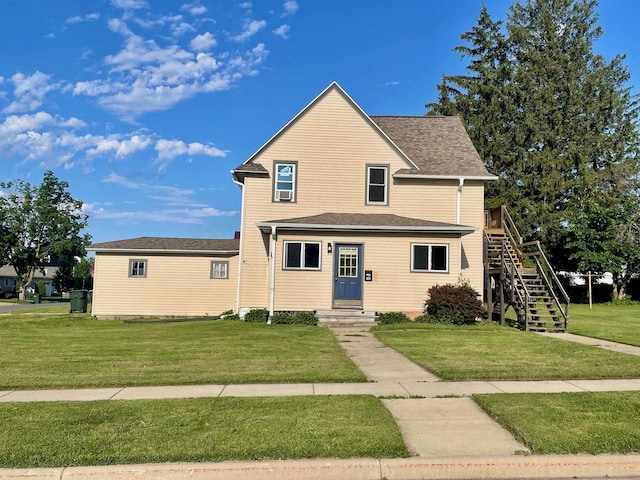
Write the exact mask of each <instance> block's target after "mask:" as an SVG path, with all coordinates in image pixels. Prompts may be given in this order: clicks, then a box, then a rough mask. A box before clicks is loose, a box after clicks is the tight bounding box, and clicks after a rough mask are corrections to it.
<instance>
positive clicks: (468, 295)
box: [425, 284, 484, 325]
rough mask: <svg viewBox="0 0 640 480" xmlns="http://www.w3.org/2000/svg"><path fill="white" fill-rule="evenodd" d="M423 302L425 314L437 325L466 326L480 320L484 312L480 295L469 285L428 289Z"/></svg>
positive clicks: (436, 286) (440, 286)
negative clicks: (425, 299)
mask: <svg viewBox="0 0 640 480" xmlns="http://www.w3.org/2000/svg"><path fill="white" fill-rule="evenodd" d="M428 295H429V298H428V299H427V301H426V302H425V307H426V313H427V314H429V315H431V316H432V317H434V318H436V319H437V320H438V323H453V324H456V325H468V324H471V323H474V322H475V321H476V319H478V318H482V316H483V314H484V312H483V309H482V302H481V301H480V299H479V298H478V297H479V296H480V295H479V294H478V292H476V291H475V290H474V289H473V288H471V287H470V286H469V285H466V284H461V285H452V284H446V285H435V286H433V287H431V288H430V289H429V292H428Z"/></svg>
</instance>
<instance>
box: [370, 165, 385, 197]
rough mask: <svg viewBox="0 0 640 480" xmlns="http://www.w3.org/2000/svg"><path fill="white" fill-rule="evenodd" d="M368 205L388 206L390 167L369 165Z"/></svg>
mask: <svg viewBox="0 0 640 480" xmlns="http://www.w3.org/2000/svg"><path fill="white" fill-rule="evenodd" d="M366 203H367V205H388V203H389V167H388V166H387V165H367V202H366Z"/></svg>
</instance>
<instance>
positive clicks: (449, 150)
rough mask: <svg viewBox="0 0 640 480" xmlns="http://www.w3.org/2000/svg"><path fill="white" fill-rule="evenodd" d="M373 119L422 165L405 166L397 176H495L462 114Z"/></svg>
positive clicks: (412, 158)
mask: <svg viewBox="0 0 640 480" xmlns="http://www.w3.org/2000/svg"><path fill="white" fill-rule="evenodd" d="M371 120H373V121H374V122H375V123H376V124H377V125H378V126H379V127H380V128H381V129H382V130H383V131H384V132H385V133H386V134H387V135H388V136H389V138H391V140H393V141H394V143H395V144H396V145H398V147H400V148H401V149H402V151H403V152H404V153H405V154H406V155H407V156H408V157H409V158H410V159H411V160H412V161H413V162H414V163H415V164H416V165H417V166H418V169H412V168H407V169H402V170H400V171H398V172H396V176H397V175H398V174H400V175H401V174H409V175H425V176H431V175H433V176H454V177H459V176H462V177H485V178H483V179H485V180H488V179H490V177H493V175H491V174H490V173H489V172H488V171H487V169H486V168H485V166H484V164H483V163H482V159H481V158H480V155H478V152H477V150H476V148H475V147H474V146H473V143H472V142H471V139H470V138H469V135H468V134H467V131H466V129H465V128H464V125H463V124H462V121H461V120H460V118H459V117H443V116H423V117H395V116H389V117H387V116H372V117H371ZM486 177H489V178H486Z"/></svg>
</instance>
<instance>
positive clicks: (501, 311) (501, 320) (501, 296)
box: [500, 282, 505, 325]
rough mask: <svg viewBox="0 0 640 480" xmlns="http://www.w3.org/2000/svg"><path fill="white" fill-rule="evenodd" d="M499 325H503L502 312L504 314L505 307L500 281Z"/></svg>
mask: <svg viewBox="0 0 640 480" xmlns="http://www.w3.org/2000/svg"><path fill="white" fill-rule="evenodd" d="M500 283H501V285H500V325H504V314H505V308H504V286H503V285H502V282H500Z"/></svg>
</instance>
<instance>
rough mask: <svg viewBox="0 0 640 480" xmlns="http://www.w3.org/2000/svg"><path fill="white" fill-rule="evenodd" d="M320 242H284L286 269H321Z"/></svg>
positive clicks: (284, 263) (284, 264)
mask: <svg viewBox="0 0 640 480" xmlns="http://www.w3.org/2000/svg"><path fill="white" fill-rule="evenodd" d="M320 246H321V244H320V242H284V259H283V267H284V268H285V269H286V270H289V269H293V270H320V251H321V249H320Z"/></svg>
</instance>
